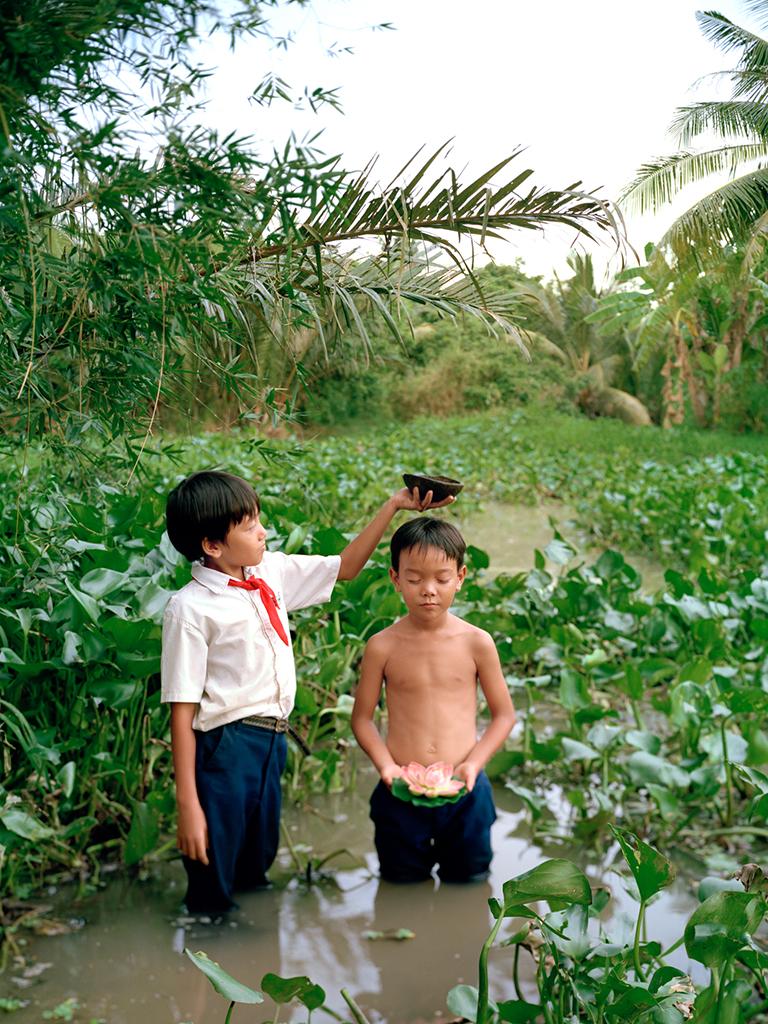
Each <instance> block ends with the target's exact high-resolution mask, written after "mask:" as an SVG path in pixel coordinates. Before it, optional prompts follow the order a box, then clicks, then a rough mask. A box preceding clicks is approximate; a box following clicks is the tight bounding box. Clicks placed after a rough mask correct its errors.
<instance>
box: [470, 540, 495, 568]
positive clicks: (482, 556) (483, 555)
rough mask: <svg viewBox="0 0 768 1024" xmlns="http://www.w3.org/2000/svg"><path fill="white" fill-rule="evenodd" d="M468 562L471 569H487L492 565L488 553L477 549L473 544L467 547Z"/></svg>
mask: <svg viewBox="0 0 768 1024" xmlns="http://www.w3.org/2000/svg"><path fill="white" fill-rule="evenodd" d="M466 560H467V565H468V566H469V567H470V569H487V568H488V566H489V565H490V564H491V559H490V558H489V556H488V552H487V551H483V550H482V549H481V548H476V547H475V546H474V545H473V544H468V545H467V554H466Z"/></svg>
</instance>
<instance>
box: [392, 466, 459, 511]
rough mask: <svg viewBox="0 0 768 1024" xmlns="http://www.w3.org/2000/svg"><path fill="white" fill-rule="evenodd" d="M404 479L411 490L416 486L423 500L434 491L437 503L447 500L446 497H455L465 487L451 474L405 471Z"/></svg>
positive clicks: (434, 498) (433, 495)
mask: <svg viewBox="0 0 768 1024" xmlns="http://www.w3.org/2000/svg"><path fill="white" fill-rule="evenodd" d="M403 480H404V481H405V486H406V487H407V488H408V490H409V491H412V490H413V489H414V487H415V488H416V489H417V490H418V492H419V497H420V498H422V500H423V499H424V498H426V496H427V492H428V491H432V501H433V502H434V503H435V504H439V503H440V502H441V501H445V499H446V498H455V497H456V495H457V494H458V493H459V492H460V491H461V490H462V488H463V487H464V484H463V483H462V482H461V481H460V480H454V479H453V478H452V477H450V476H427V475H426V473H403Z"/></svg>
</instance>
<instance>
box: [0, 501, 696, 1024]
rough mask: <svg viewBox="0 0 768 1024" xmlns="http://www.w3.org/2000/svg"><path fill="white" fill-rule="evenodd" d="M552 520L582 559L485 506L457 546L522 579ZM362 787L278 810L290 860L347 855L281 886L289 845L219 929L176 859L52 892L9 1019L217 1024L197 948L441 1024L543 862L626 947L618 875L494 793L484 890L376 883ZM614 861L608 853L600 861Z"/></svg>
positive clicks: (530, 511)
mask: <svg viewBox="0 0 768 1024" xmlns="http://www.w3.org/2000/svg"><path fill="white" fill-rule="evenodd" d="M550 516H552V517H553V518H554V519H555V520H556V522H557V523H558V529H560V530H561V532H562V533H563V534H564V535H565V536H566V537H567V538H568V539H569V540H570V541H571V542H572V543H574V546H576V547H577V549H578V550H579V551H580V552H581V553H584V554H585V555H587V556H589V555H591V554H593V552H590V551H588V550H587V549H586V548H585V545H584V543H583V538H581V537H580V536H579V535H578V533H577V531H576V530H575V529H574V527H573V526H572V525H571V524H570V523H569V514H568V510H567V509H563V507H562V506H561V505H557V506H555V505H552V506H546V505H544V506H539V507H536V508H530V507H521V506H509V505H501V504H488V505H486V506H485V508H484V509H483V510H482V511H481V512H478V513H477V514H476V515H474V516H472V517H468V518H467V520H466V521H465V522H464V523H463V524H462V525H463V527H464V529H465V532H466V536H467V540H468V541H469V542H470V543H472V544H474V545H476V546H477V547H482V548H484V549H485V550H487V551H488V552H489V554H490V555H491V559H492V566H491V569H492V571H496V572H499V571H504V572H520V571H527V570H528V569H530V568H531V567H532V566H533V550H534V548H539V549H542V548H544V547H545V546H546V545H547V544H548V543H549V541H550V540H551V539H552V526H551V525H550V522H549V518H550ZM629 560H630V561H631V562H632V563H633V564H634V565H635V566H636V568H638V569H639V570H640V572H641V573H642V574H643V577H644V585H645V586H646V588H650V589H652V588H653V587H655V586H656V585H657V584H658V583H659V582H660V580H661V570H660V568H659V567H658V566H656V565H653V564H650V563H647V562H645V561H644V560H643V559H633V558H631V559H629ZM373 781H374V779H373V776H372V775H371V774H369V773H366V772H365V771H361V772H360V773H359V775H358V785H357V786H356V788H355V790H354V791H353V792H351V793H345V794H339V795H333V796H327V797H317V798H314V799H313V800H312V801H311V802H310V804H309V805H307V806H305V807H302V808H300V809H298V808H288V809H287V812H286V815H285V823H286V826H287V829H288V832H289V835H290V836H291V838H292V841H293V844H294V845H295V846H296V848H297V849H296V853H297V856H298V857H299V858H303V859H304V860H306V857H307V856H308V855H309V854H311V855H312V856H314V857H316V858H321V857H323V856H326V855H327V854H329V853H331V852H333V851H334V850H338V849H340V848H346V849H347V850H348V851H349V853H348V854H345V855H344V856H343V857H340V858H338V859H336V860H334V861H332V862H331V865H330V866H332V867H333V868H334V874H333V877H332V878H329V879H326V880H324V881H321V882H320V883H319V884H315V885H312V886H308V885H307V884H306V882H305V881H298V880H297V879H296V877H292V876H294V875H295V866H294V862H293V861H292V858H291V856H290V852H289V850H288V848H287V846H286V847H284V848H283V849H282V850H281V853H280V858H279V862H278V866H277V870H276V871H275V872H273V876H274V877H275V880H276V882H277V884H276V886H275V888H274V889H272V890H271V891H269V892H263V893H255V894H251V895H249V896H246V897H244V898H242V899H241V907H240V910H239V911H237V912H236V913H234V914H232V915H231V918H230V919H229V920H228V921H227V922H225V923H221V924H202V923H199V922H193V921H191V920H190V919H186V918H184V917H181V916H180V914H179V904H180V901H181V898H182V896H183V891H184V873H183V870H182V868H181V865H180V864H179V863H178V862H172V863H170V864H165V865H158V866H155V867H154V868H153V869H152V871H151V873H150V875H149V877H148V878H147V879H146V880H144V881H140V880H138V879H132V878H128V877H119V878H115V879H114V880H113V881H111V882H110V883H109V884H108V885H107V886H106V888H105V889H103V890H101V891H98V892H95V893H92V894H91V895H88V896H86V897H85V898H84V899H82V900H81V901H77V902H75V901H74V899H73V896H72V894H71V893H69V892H67V891H64V890H62V892H60V893H58V894H56V895H54V896H53V897H52V900H53V902H54V903H55V904H56V915H57V917H58V918H60V919H64V920H66V919H68V918H75V919H79V920H81V921H84V922H85V924H84V927H82V928H80V929H79V930H76V931H73V932H72V933H71V934H67V935H61V936H56V937H52V938H46V939H36V940H32V941H31V942H30V943H29V945H27V946H26V947H24V950H23V952H24V955H25V958H26V959H27V964H26V966H27V967H29V966H32V965H34V964H37V967H38V968H39V966H40V965H41V964H49V965H50V966H47V967H45V968H44V969H42V970H41V971H40V972H39V973H37V974H35V973H34V970H35V968H34V967H33V972H32V976H31V977H29V978H24V977H23V975H24V966H25V965H24V964H16V965H10V966H9V969H8V970H7V971H6V973H5V975H4V976H2V978H0V996H5V997H14V998H20V999H22V1000H25V1001H26V1002H27V1005H26V1006H25V1007H24V1008H22V1009H21V1010H19V1011H18V1012H16V1013H14V1014H13V1017H12V1018H9V1019H13V1021H14V1024H31V1022H32V1021H35V1022H39V1021H40V1020H41V1014H42V1013H43V1012H44V1011H49V1010H52V1009H53V1008H54V1007H56V1006H57V1005H59V1004H61V1003H62V1002H63V1001H64V1000H67V999H76V1000H77V1001H78V1004H79V1006H78V1009H77V1011H76V1013H75V1016H74V1020H76V1021H80V1022H90V1021H98V1020H103V1021H107V1022H108V1024H171V1022H175V1024H181V1022H185V1021H188V1022H193V1024H219V1022H222V1021H223V1020H224V1016H225V1012H226V1007H227V1004H226V1003H225V1001H224V1000H223V999H222V998H221V997H220V996H218V995H216V994H215V993H214V991H213V990H212V988H211V986H210V984H209V982H208V981H207V980H206V979H205V978H204V977H203V976H202V975H201V974H200V973H199V972H198V971H197V970H196V969H195V968H194V967H193V966H192V964H191V963H190V962H189V961H188V960H187V959H186V957H185V956H184V955H183V949H184V947H185V946H188V947H189V948H191V949H192V950H201V949H202V950H205V951H206V952H207V953H208V954H209V956H211V957H212V958H214V959H215V960H218V961H219V962H220V963H221V964H222V966H223V967H224V968H225V969H226V970H228V971H229V972H230V973H231V974H233V975H234V976H235V977H236V978H238V979H240V980H241V981H243V982H245V983H246V984H249V985H251V986H254V987H258V986H259V984H260V981H261V978H262V977H263V975H264V974H265V973H266V972H268V971H272V972H275V973H277V974H281V975H282V976H284V977H287V976H293V975H303V974H306V975H308V976H309V977H310V978H311V979H312V980H313V981H314V982H316V983H318V984H320V985H322V986H323V988H324V989H325V990H326V993H327V996H328V999H327V1002H328V1005H329V1006H330V1007H332V1008H333V1009H334V1010H336V1011H337V1012H338V1013H341V1014H344V1015H345V1016H346V1018H347V1019H349V1016H350V1015H349V1012H348V1011H347V1009H346V1006H345V1004H344V1002H343V1000H342V998H341V996H340V994H339V990H340V989H341V988H343V987H344V988H347V989H348V990H349V991H350V992H351V994H352V995H353V996H354V998H355V999H356V1000H357V1001H358V1003H359V1004H360V1005H361V1006H362V1008H363V1010H364V1011H365V1012H366V1014H367V1015H368V1017H369V1019H370V1020H371V1021H372V1022H373V1024H378V1022H389V1024H398V1022H415V1021H440V1020H446V1019H449V1018H450V1016H451V1015H450V1014H449V1013H448V1011H447V1009H446V1006H445V995H446V993H447V992H448V990H449V989H450V988H451V987H453V986H454V985H455V984H457V983H459V982H466V983H468V984H476V982H477V956H478V952H479V949H480V946H481V944H482V942H483V941H484V939H485V937H486V936H487V934H488V930H489V927H490V915H489V912H488V909H487V899H488V897H489V896H491V895H492V894H497V895H498V894H500V892H501V887H502V884H503V882H504V881H505V880H506V879H507V878H511V877H513V876H514V875H517V874H520V873H521V872H522V871H525V870H527V869H528V868H531V867H534V866H535V865H536V864H537V863H539V862H540V861H541V860H542V859H544V858H546V857H563V856H565V857H570V858H572V859H574V860H576V861H577V862H581V863H582V867H584V868H585V870H587V872H588V874H589V876H590V880H591V882H592V883H593V884H595V885H596V884H604V885H607V886H608V887H609V888H610V889H611V890H612V892H613V893H614V896H615V899H614V901H613V902H612V904H611V905H610V907H609V911H608V915H607V916H606V917H605V920H606V922H607V923H608V924H609V926H610V928H611V931H612V932H613V933H614V934H616V933H617V932H618V933H621V932H622V931H623V932H624V933H626V934H629V932H630V930H631V928H632V923H633V914H634V910H635V904H634V903H633V902H632V901H631V899H630V898H629V897H628V896H627V895H626V893H625V892H624V887H623V884H622V882H621V881H620V879H619V878H618V876H617V875H615V874H614V873H613V872H612V871H611V869H610V867H607V866H602V865H600V864H598V863H597V860H596V858H594V857H591V858H590V859H589V860H588V862H584V861H583V858H582V851H580V850H579V849H578V848H577V847H576V846H574V847H573V848H572V849H570V850H568V849H564V848H563V846H562V845H557V846H552V847H547V846H543V845H541V844H538V843H535V842H533V841H532V840H531V838H530V834H529V832H528V830H527V827H526V825H525V823H524V817H525V816H524V812H523V810H522V809H521V806H520V803H519V801H518V799H517V798H516V797H514V796H513V795H512V794H511V793H510V792H509V791H508V790H504V789H497V791H496V802H497V807H498V811H499V816H498V820H497V822H496V825H495V826H494V830H493V843H494V850H495V859H494V863H493V870H492V875H491V878H490V879H489V881H488V883H487V884H485V883H484V884H479V885H474V886H440V885H439V884H437V883H434V884H433V883H424V884H422V885H417V886H406V887H398V886H392V885H387V884H386V883H381V882H379V880H378V879H377V877H376V873H375V872H376V858H375V855H374V853H373V841H372V840H373V834H372V828H371V825H370V822H369V820H368V806H367V797H368V793H369V791H370V789H371V788H372V786H373ZM553 799H555V800H556V795H553ZM560 807H561V809H562V804H561V805H560ZM563 824H565V822H563ZM307 847H311V850H308V849H306V848H307ZM613 854H614V851H609V853H608V855H607V858H606V864H609V863H611V862H612V860H613ZM693 905H694V899H693V895H692V891H691V889H690V887H689V886H688V885H687V884H686V883H685V882H683V881H679V882H677V883H675V885H674V887H673V888H672V889H670V890H669V891H668V892H666V893H665V894H664V895H663V896H662V897H661V899H659V901H658V902H657V903H655V904H654V905H653V906H651V907H650V908H649V911H648V934H649V936H652V937H654V938H656V939H658V940H659V941H661V942H662V943H663V944H664V945H665V946H666V945H669V944H670V943H671V942H673V941H674V940H676V939H677V938H678V936H679V935H680V933H681V931H682V927H683V925H684V923H685V920H686V919H687V917H688V915H689V914H690V912H691V909H692V907H693ZM399 928H407V929H410V930H412V931H413V932H414V933H415V937H414V938H412V939H409V940H405V941H400V942H397V941H392V940H371V939H369V938H367V937H366V932H371V931H389V930H396V929H399ZM502 938H503V936H502ZM673 962H674V963H675V964H676V965H677V966H679V967H682V968H683V969H686V970H688V969H691V966H692V965H690V964H689V963H688V962H687V960H686V956H685V953H684V951H681V950H678V952H677V954H675V956H674V957H673ZM521 966H522V969H521V977H522V980H523V985H524V987H525V988H526V989H527V995H528V997H529V998H531V999H535V993H534V989H533V988H532V987H531V978H532V974H533V972H532V968H531V964H530V960H529V959H528V958H527V955H524V956H523V958H522V960H521ZM14 979H16V980H14ZM19 981H20V982H21V983H22V984H21V985H20V984H19V983H18V982H19ZM22 986H23V987H22ZM491 990H492V994H493V995H494V996H495V997H496V998H497V999H510V998H514V997H515V993H514V989H513V987H512V982H511V954H510V952H509V951H508V950H504V949H496V950H495V951H493V952H492V954H491ZM274 1010H275V1008H274V1006H273V1005H272V1003H271V1001H269V1000H266V1002H265V1005H264V1006H262V1007H253V1006H239V1007H237V1008H236V1010H235V1012H234V1014H233V1021H234V1022H238V1021H243V1022H245V1021H252V1022H262V1021H265V1020H268V1019H271V1018H273V1017H274ZM317 1016H318V1015H317V1014H316V1017H317ZM280 1019H281V1020H283V1021H286V1020H297V1021H298V1020H304V1019H306V1011H304V1010H295V1011H291V1010H288V1009H286V1010H284V1011H283V1012H282V1013H281V1015H280ZM318 1019H319V1017H318Z"/></svg>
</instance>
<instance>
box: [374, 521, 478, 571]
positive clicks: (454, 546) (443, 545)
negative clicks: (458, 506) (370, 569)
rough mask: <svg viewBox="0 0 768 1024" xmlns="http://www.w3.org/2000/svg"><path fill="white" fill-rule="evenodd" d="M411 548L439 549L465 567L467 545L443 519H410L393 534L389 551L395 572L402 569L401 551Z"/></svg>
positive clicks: (459, 565)
mask: <svg viewBox="0 0 768 1024" xmlns="http://www.w3.org/2000/svg"><path fill="white" fill-rule="evenodd" d="M411 548H417V549H418V548H420V549H422V550H423V549H424V548H439V550H440V551H442V552H443V553H444V554H445V555H446V557H447V558H449V559H450V560H451V561H452V562H455V563H456V568H457V569H460V568H461V567H462V565H464V552H465V551H466V550H467V545H466V544H465V542H464V538H463V537H462V536H461V534H460V533H459V531H458V530H457V529H456V527H455V526H452V525H451V524H450V523H446V522H445V521H444V520H443V519H429V518H421V519H409V520H408V522H407V523H403V525H402V526H400V527H398V528H397V529H396V530H395V532H394V533H393V534H392V540H391V541H390V542H389V550H390V552H391V555H392V568H393V569H394V570H395V572H397V571H398V570H399V569H400V553H401V551H408V550H410V549H411Z"/></svg>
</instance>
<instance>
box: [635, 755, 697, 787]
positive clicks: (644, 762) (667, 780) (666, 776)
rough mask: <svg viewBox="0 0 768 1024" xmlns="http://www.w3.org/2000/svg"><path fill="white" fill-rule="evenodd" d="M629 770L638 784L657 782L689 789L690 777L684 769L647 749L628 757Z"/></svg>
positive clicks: (661, 784) (662, 784) (660, 784)
mask: <svg viewBox="0 0 768 1024" xmlns="http://www.w3.org/2000/svg"><path fill="white" fill-rule="evenodd" d="M627 771H628V772H629V775H630V778H631V779H632V782H633V783H634V784H635V785H636V786H643V785H647V784H648V783H649V782H655V783H657V784H658V785H659V786H666V787H668V788H671V789H687V788H688V786H689V785H690V777H689V776H688V773H687V772H686V771H684V769H682V768H679V767H678V766H677V765H675V764H672V762H671V761H666V760H665V759H664V758H663V757H657V756H656V755H654V754H649V753H648V752H647V751H645V750H638V751H637V753H635V754H631V755H630V757H629V758H627Z"/></svg>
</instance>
